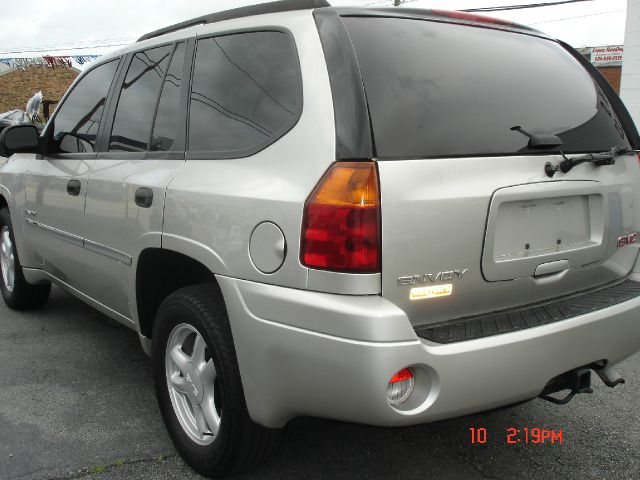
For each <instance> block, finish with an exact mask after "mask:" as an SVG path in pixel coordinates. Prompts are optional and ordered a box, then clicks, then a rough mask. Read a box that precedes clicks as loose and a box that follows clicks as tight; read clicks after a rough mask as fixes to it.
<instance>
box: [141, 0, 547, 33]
mask: <svg viewBox="0 0 640 480" xmlns="http://www.w3.org/2000/svg"><path fill="white" fill-rule="evenodd" d="M318 8H322V9H328V10H332V11H335V12H337V13H338V14H339V15H345V16H347V15H348V16H357V15H363V16H386V17H403V18H420V19H432V20H441V21H450V22H454V23H462V24H467V25H477V26H485V27H486V26H491V27H494V28H502V29H508V30H519V31H525V32H528V33H533V34H536V35H540V36H545V37H546V35H545V34H543V33H542V32H540V31H538V30H535V29H533V28H531V27H527V26H525V25H521V24H518V23H514V22H511V21H509V20H503V19H498V18H493V17H487V16H484V15H477V14H474V13H468V12H462V11H451V10H437V9H420V8H393V7H392V8H377V7H332V6H331V4H329V2H327V0H280V1H276V2H269V3H261V4H258V5H250V6H248V7H241V8H234V9H231V10H224V11H222V12H217V13H212V14H209V15H203V16H201V17H197V18H193V19H191V20H186V21H184V22H180V23H176V24H174V25H170V26H168V27H164V28H160V29H158V30H154V31H153V32H149V33H147V34H145V35H143V36H142V37H140V38H139V39H138V42H141V41H143V40H149V39H151V38H155V37H159V36H162V35H166V34H168V33H173V32H177V31H179V30H183V29H185V28H190V27H195V26H197V25H205V24H209V23H217V22H223V21H225V20H232V19H236V18H243V17H250V16H254V15H264V14H268V13H278V12H289V11H294V10H312V9H318Z"/></svg>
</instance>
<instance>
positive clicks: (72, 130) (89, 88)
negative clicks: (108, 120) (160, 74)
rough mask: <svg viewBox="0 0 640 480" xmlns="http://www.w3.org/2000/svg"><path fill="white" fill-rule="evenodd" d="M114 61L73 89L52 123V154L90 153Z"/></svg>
mask: <svg viewBox="0 0 640 480" xmlns="http://www.w3.org/2000/svg"><path fill="white" fill-rule="evenodd" d="M117 66H118V61H117V60H113V61H111V62H109V63H105V64H103V65H100V66H98V67H96V68H94V69H93V70H91V71H90V72H88V73H87V74H86V75H85V76H83V77H82V78H81V79H80V80H79V81H78V83H77V84H76V85H75V86H74V87H73V90H72V91H71V92H70V93H69V96H68V97H67V98H66V100H65V101H64V103H63V104H62V105H61V106H60V108H59V109H58V112H57V113H56V116H55V117H54V120H53V125H52V128H53V134H52V146H51V151H52V153H55V152H57V153H84V152H93V151H95V147H96V135H97V134H98V128H99V127H100V122H101V121H102V114H103V112H104V105H105V102H106V98H107V93H108V92H109V87H110V86H111V82H112V81H113V77H114V75H115V73H116V68H117Z"/></svg>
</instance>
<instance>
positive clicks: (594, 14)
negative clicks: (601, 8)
mask: <svg viewBox="0 0 640 480" xmlns="http://www.w3.org/2000/svg"><path fill="white" fill-rule="evenodd" d="M618 12H626V10H610V11H608V12H600V13H590V14H588V15H578V16H577V17H565V18H556V19H555V20H545V21H543V22H530V23H529V25H539V24H541V23H553V22H562V21H564V20H572V19H574V18H584V17H595V16H597V15H606V14H607V13H618Z"/></svg>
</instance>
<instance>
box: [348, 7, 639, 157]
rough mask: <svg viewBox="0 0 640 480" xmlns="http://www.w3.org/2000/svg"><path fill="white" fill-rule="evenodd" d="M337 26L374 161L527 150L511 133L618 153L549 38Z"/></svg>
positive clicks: (605, 106) (421, 27)
mask: <svg viewBox="0 0 640 480" xmlns="http://www.w3.org/2000/svg"><path fill="white" fill-rule="evenodd" d="M343 21H344V23H345V25H346V27H347V30H348V32H349V35H350V37H351V40H352V42H353V45H354V48H355V51H356V55H357V57H358V63H359V65H360V69H361V72H362V77H363V82H364V86H365V90H366V94H367V101H368V103H369V108H370V113H371V123H372V128H373V133H374V137H375V145H376V151H377V155H378V157H380V158H425V157H447V156H473V155H510V154H522V153H533V152H534V151H533V150H530V149H528V142H529V138H528V137H527V136H526V134H524V133H523V132H522V131H517V130H512V128H513V127H521V129H522V130H524V131H525V132H527V133H529V134H532V135H534V134H552V135H557V136H558V137H559V138H560V139H561V140H562V141H563V145H562V146H560V147H554V150H560V149H561V150H562V151H564V152H586V151H604V150H609V149H610V148H611V147H612V146H614V145H620V146H624V147H628V141H627V139H626V137H625V134H624V131H623V129H622V127H621V123H620V122H619V121H618V118H617V117H616V115H615V113H614V112H613V108H612V107H611V105H610V103H609V101H608V100H607V98H606V96H605V95H604V93H603V92H602V91H601V90H600V88H599V87H598V86H597V84H596V83H595V82H594V80H593V79H592V78H591V76H590V75H589V74H588V73H587V72H586V70H585V69H584V68H583V67H582V66H581V65H580V64H579V63H578V62H577V61H576V60H575V59H574V58H573V57H572V56H571V55H570V54H569V53H568V52H567V51H566V50H564V49H563V48H562V47H561V46H560V45H558V44H557V43H555V42H553V41H550V40H545V39H543V38H539V37H535V36H531V35H525V34H519V33H511V32H505V31H499V30H494V29H490V28H479V27H470V26H463V25H455V24H449V23H440V22H430V21H424V20H414V19H400V18H372V17H369V18H365V17H345V18H343ZM547 151H548V150H547ZM535 152H540V150H536V151H535Z"/></svg>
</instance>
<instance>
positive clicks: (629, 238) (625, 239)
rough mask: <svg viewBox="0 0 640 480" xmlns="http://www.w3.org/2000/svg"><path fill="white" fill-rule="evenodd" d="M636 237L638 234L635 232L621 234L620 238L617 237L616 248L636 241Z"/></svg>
mask: <svg viewBox="0 0 640 480" xmlns="http://www.w3.org/2000/svg"><path fill="white" fill-rule="evenodd" d="M637 238H638V234H637V233H636V232H633V233H630V234H629V235H623V236H621V237H620V238H618V248H620V247H624V246H625V245H631V244H632V243H636V240H637Z"/></svg>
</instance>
